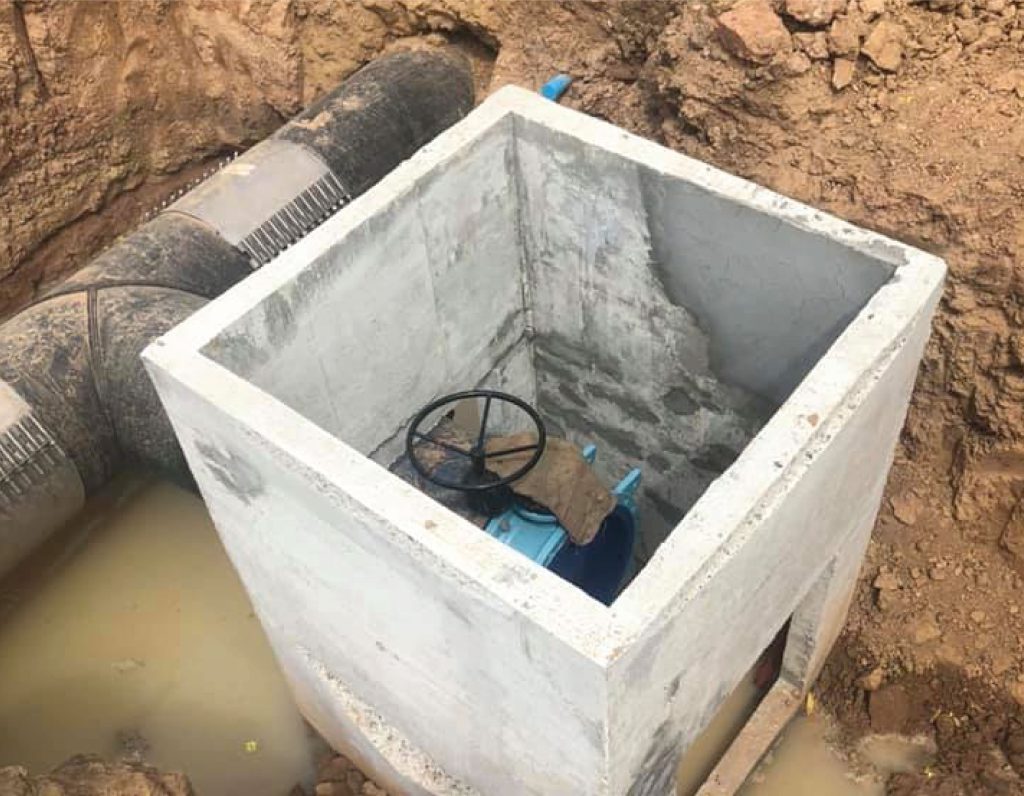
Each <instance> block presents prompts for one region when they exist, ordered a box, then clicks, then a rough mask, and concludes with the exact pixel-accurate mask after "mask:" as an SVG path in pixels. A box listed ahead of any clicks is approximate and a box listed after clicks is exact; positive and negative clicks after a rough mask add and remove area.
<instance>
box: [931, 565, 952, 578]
mask: <svg viewBox="0 0 1024 796" xmlns="http://www.w3.org/2000/svg"><path fill="white" fill-rule="evenodd" d="M928 577H929V578H931V579H932V580H945V579H946V578H947V577H949V573H948V572H946V568H945V567H944V566H939V565H936V566H934V567H932V568H931V569H929V570H928Z"/></svg>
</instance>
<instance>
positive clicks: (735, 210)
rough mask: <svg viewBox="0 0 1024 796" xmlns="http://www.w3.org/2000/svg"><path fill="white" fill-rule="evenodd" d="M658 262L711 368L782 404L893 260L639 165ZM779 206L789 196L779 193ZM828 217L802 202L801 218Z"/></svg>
mask: <svg viewBox="0 0 1024 796" xmlns="http://www.w3.org/2000/svg"><path fill="white" fill-rule="evenodd" d="M640 185H641V190H642V195H643V203H644V207H645V208H646V210H647V218H648V222H649V226H648V229H649V231H650V241H651V247H652V258H651V259H652V263H653V264H654V267H655V269H656V271H657V273H658V277H659V279H660V281H661V283H662V286H663V287H664V290H665V293H666V295H667V296H668V297H669V300H670V301H671V302H672V303H673V304H676V305H680V306H684V307H686V308H687V309H688V310H689V311H690V312H691V313H693V316H694V317H695V318H696V320H697V322H698V323H699V324H700V326H701V328H702V329H704V330H705V331H706V333H707V336H708V342H709V347H708V354H709V364H710V367H711V369H712V370H713V371H714V372H715V373H716V374H718V376H719V377H720V378H721V379H722V380H724V381H726V382H728V383H730V384H734V385H736V386H738V387H742V388H744V389H747V390H751V391H753V392H754V393H756V394H758V395H760V396H763V397H764V398H765V399H766V400H767V401H769V402H771V403H772V404H775V405H778V404H780V403H782V401H784V400H785V399H786V398H787V397H788V396H789V394H790V393H791V392H792V391H793V390H794V389H795V388H796V386H797V384H799V383H800V381H801V379H803V378H804V376H806V375H807V373H808V372H809V371H810V369H811V368H812V367H813V366H814V365H815V364H816V363H817V362H818V360H819V359H821V357H822V356H823V355H824V353H825V352H826V351H827V350H828V348H829V346H831V345H832V343H833V342H835V340H836V338H837V337H838V336H839V334H840V333H841V332H842V331H843V330H844V329H845V328H846V327H847V325H848V324H849V323H850V321H851V320H852V319H853V318H854V316H856V314H857V313H858V312H860V310H861V309H862V308H863V307H864V305H865V304H866V303H867V301H868V299H869V298H871V296H873V295H874V294H875V293H876V292H877V291H878V289H879V288H880V287H882V285H884V284H885V283H886V282H888V281H889V280H890V279H891V278H892V276H893V274H894V273H895V268H894V266H893V264H892V262H890V261H889V259H888V258H880V257H879V256H878V255H879V254H882V253H886V252H885V250H886V249H887V248H889V251H890V252H894V253H896V254H898V253H899V252H898V250H896V249H893V248H892V247H887V245H886V244H885V243H884V242H882V241H878V242H876V243H875V244H874V245H875V246H877V247H878V249H879V251H878V252H875V253H872V252H870V251H864V250H861V249H857V248H853V247H848V246H842V245H837V242H836V240H835V239H834V238H832V237H830V236H829V235H827V234H823V233H822V232H814V231H812V230H802V231H801V234H799V237H798V245H796V244H797V241H796V240H795V238H794V231H795V230H794V228H793V227H792V226H789V225H786V224H780V223H779V222H778V220H777V219H776V218H774V217H773V216H772V215H771V214H770V213H765V212H764V211H763V209H761V208H755V207H750V206H749V205H747V204H746V203H744V202H737V201H735V199H733V198H731V197H727V196H723V195H721V194H719V193H717V192H715V191H711V190H708V189H707V187H705V186H702V185H700V184H698V183H693V182H687V181H685V180H678V179H674V178H672V177H670V176H668V175H665V174H663V173H659V172H658V171H657V170H655V169H650V168H642V169H641V180H640ZM775 201H776V203H777V204H778V205H779V206H781V204H782V203H785V202H787V201H788V200H785V199H784V198H783V197H781V196H780V197H778V198H777V200H775ZM801 215H802V216H803V218H804V219H807V220H810V219H812V218H814V217H819V218H823V217H824V215H823V214H821V213H818V212H817V211H815V210H812V209H811V208H803V211H802V213H797V214H796V216H795V217H794V219H793V220H794V221H800V220H802V219H801V217H800V216H801Z"/></svg>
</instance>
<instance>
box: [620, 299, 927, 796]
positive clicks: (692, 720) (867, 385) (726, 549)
mask: <svg viewBox="0 0 1024 796" xmlns="http://www.w3.org/2000/svg"><path fill="white" fill-rule="evenodd" d="M936 295H937V294H936ZM933 302H934V297H933V299H932V303H933ZM930 316H931V303H930V304H929V306H928V307H927V309H926V310H925V311H923V312H922V313H921V314H920V315H919V316H918V317H917V318H916V319H915V321H914V322H913V323H912V324H911V325H910V327H909V328H908V329H906V330H905V333H904V334H903V335H901V336H900V338H899V340H898V341H897V344H896V346H895V347H894V348H893V349H891V350H889V351H888V352H885V353H884V354H883V355H882V356H881V357H880V358H879V360H878V361H876V363H875V365H874V366H873V367H871V368H869V369H868V370H867V371H866V372H865V373H864V374H863V375H862V376H861V378H860V379H859V380H858V386H857V387H856V388H855V391H854V392H853V393H852V394H851V395H849V396H848V397H847V399H846V400H845V401H844V402H843V403H842V405H841V406H840V408H839V410H838V411H837V412H836V413H835V414H834V415H833V416H831V417H829V418H827V419H826V420H824V421H823V422H822V423H821V425H820V426H819V430H818V432H817V433H816V434H815V435H814V437H813V438H812V440H811V442H810V444H809V445H808V447H807V448H806V449H805V451H804V453H803V455H802V456H800V457H798V458H797V459H796V460H795V461H794V462H793V464H791V465H790V468H789V470H790V471H789V472H787V473H784V474H783V480H782V482H781V489H780V490H776V491H775V493H774V494H768V495H767V496H766V497H765V499H764V500H762V501H761V502H760V503H759V504H758V506H757V507H756V509H755V511H754V512H753V513H752V515H751V516H749V517H748V518H747V521H746V523H745V526H744V527H741V528H740V529H738V532H737V533H735V535H734V536H733V537H731V538H730V539H729V540H728V542H727V543H726V544H725V545H723V547H722V548H721V550H720V552H719V554H718V555H716V556H715V557H714V558H713V559H712V560H711V561H710V562H708V566H706V567H705V568H703V570H702V571H700V572H699V573H698V574H697V575H696V576H695V577H694V578H693V579H692V580H691V581H690V582H689V583H688V584H681V587H680V589H679V592H678V597H677V599H676V600H674V601H673V602H672V603H670V605H669V606H668V608H667V609H666V610H665V611H664V612H663V613H662V615H661V616H659V617H657V619H655V620H654V621H653V622H652V623H651V625H650V626H649V629H648V630H647V631H646V632H645V633H644V634H643V635H642V636H641V637H640V638H639V639H637V641H636V643H635V644H633V645H631V646H630V648H629V649H628V651H626V652H625V653H624V654H623V655H622V656H621V657H619V658H618V659H617V660H616V661H614V663H613V664H612V666H611V669H610V685H609V689H610V692H609V701H610V715H611V717H612V719H611V721H612V723H611V726H610V733H611V736H610V737H611V744H610V748H611V750H612V751H611V755H612V758H611V770H612V771H613V772H615V776H616V780H615V782H614V785H613V788H612V792H614V793H628V794H630V796H642V795H648V794H649V795H651V796H653V795H654V794H658V795H659V796H660V795H661V794H664V793H668V792H669V790H670V789H671V783H672V780H673V777H674V772H675V767H676V764H677V760H678V757H679V754H680V752H681V751H685V749H686V748H688V746H689V745H690V744H691V743H692V742H693V740H694V739H695V738H696V737H697V735H699V733H700V732H701V731H702V730H703V729H704V727H706V726H707V724H708V722H710V721H711V719H712V718H713V716H714V714H715V712H716V711H717V709H718V707H719V706H720V705H721V703H722V702H723V700H724V699H725V698H726V697H727V696H728V695H729V693H730V692H731V691H732V689H733V688H734V687H735V686H736V684H737V683H738V682H739V679H740V678H741V677H742V676H743V675H744V673H745V672H747V671H748V670H749V668H750V667H751V666H752V665H753V663H754V662H755V661H756V659H757V657H758V656H759V655H760V653H761V651H762V650H763V649H764V648H765V647H766V646H767V645H768V644H769V642H770V641H771V640H772V638H773V637H774V635H775V634H776V633H777V632H778V631H779V629H780V628H781V626H782V624H783V623H784V622H785V621H786V620H787V619H788V618H789V617H790V616H791V615H792V614H793V613H794V611H797V610H798V608H799V607H800V606H801V604H802V601H803V600H804V599H805V598H806V596H807V595H808V594H809V593H813V592H814V591H815V584H816V583H819V582H820V580H821V578H822V575H823V573H825V578H826V581H827V587H826V589H825V593H824V595H823V596H822V599H819V600H812V601H811V602H812V603H813V605H811V606H809V611H810V613H809V614H808V616H807V617H806V619H807V621H806V622H798V625H799V626H800V627H801V628H802V630H801V631H800V632H803V633H805V634H809V635H808V638H807V639H806V643H805V653H804V655H803V658H804V659H805V661H807V663H806V665H813V661H820V660H821V658H822V655H823V654H824V653H827V646H828V645H830V644H831V642H832V640H834V637H835V636H834V633H835V630H836V629H837V628H838V626H839V625H841V622H842V616H843V615H844V614H845V608H846V605H845V604H843V596H844V595H845V594H846V593H847V592H848V588H849V587H850V586H851V585H852V582H853V581H854V580H855V579H856V573H857V566H856V562H857V561H859V558H860V556H861V554H862V553H863V544H864V543H865V542H866V539H867V537H868V535H869V534H870V530H871V527H872V525H873V524H874V520H875V516H876V513H877V510H878V504H879V499H880V495H881V492H882V489H883V487H884V484H885V480H886V476H887V474H888V468H889V464H890V461H891V456H892V451H893V448H894V446H895V443H896V438H897V436H898V434H899V430H900V428H901V427H902V424H903V419H904V414H905V411H906V405H907V401H908V399H909V395H910V391H911V388H912V386H913V382H914V377H915V375H916V372H917V364H918V362H919V359H920V356H921V352H922V350H923V347H924V343H925V341H926V339H927V336H928V332H929V319H930ZM865 439H871V440H872V443H871V444H870V445H865V444H864V440H865ZM837 555H841V556H842V560H841V561H838V560H837V558H836V557H837ZM840 580H841V581H842V584H840V582H839V581H840ZM840 586H841V587H840ZM811 614H813V616H812V615H811ZM822 620H827V625H824V626H823V625H822V624H821V622H822ZM837 622H838V623H839V625H837ZM791 638H792V636H791ZM805 668H806V666H805Z"/></svg>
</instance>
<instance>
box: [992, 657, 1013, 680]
mask: <svg viewBox="0 0 1024 796" xmlns="http://www.w3.org/2000/svg"><path fill="white" fill-rule="evenodd" d="M1012 668H1013V656H1012V655H1010V654H1009V653H1008V652H996V653H993V654H992V674H994V675H995V676H996V677H1000V676H1002V675H1004V674H1006V673H1007V672H1008V671H1010V669H1012Z"/></svg>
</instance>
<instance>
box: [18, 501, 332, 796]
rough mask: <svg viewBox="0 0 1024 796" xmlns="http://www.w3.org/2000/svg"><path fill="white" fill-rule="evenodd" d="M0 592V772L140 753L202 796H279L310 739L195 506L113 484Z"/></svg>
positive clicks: (306, 774)
mask: <svg viewBox="0 0 1024 796" xmlns="http://www.w3.org/2000/svg"><path fill="white" fill-rule="evenodd" d="M101 504H102V505H100V506H99V507H98V508H94V510H93V511H92V514H91V516H89V517H87V518H86V519H85V520H84V521H83V522H81V523H80V524H79V525H78V526H77V527H76V528H72V529H69V530H68V532H67V533H65V534H63V535H62V536H61V538H60V539H59V541H58V542H56V543H55V544H52V545H50V548H49V549H48V550H47V551H45V553H44V554H43V555H42V556H40V557H38V558H37V559H36V560H35V561H34V562H33V564H32V565H31V566H30V567H28V569H27V570H25V571H23V572H22V573H20V575H19V577H18V580H17V581H9V582H7V583H4V584H3V585H2V587H0V606H2V609H3V610H2V614H0V764H10V763H17V764H20V765H26V766H28V767H29V768H30V769H31V770H33V771H34V772H42V771H46V770H49V769H50V768H52V767H53V766H54V765H56V764H58V763H60V762H61V761H62V760H64V759H65V758H67V757H68V756H70V755H72V754H75V753H79V752H96V753H99V754H103V755H105V756H111V757H117V756H124V755H127V756H132V755H136V756H140V755H141V756H144V757H145V759H146V760H147V761H148V762H151V763H153V764H155V765H157V766H160V767H163V768H168V769H175V770H183V771H185V772H186V773H187V774H188V775H189V777H191V779H192V781H193V783H194V785H195V786H196V789H197V791H198V792H199V793H201V794H225V796H233V794H282V796H283V794H286V793H287V792H288V791H289V789H290V788H291V787H292V786H293V785H294V784H295V783H296V782H298V781H306V782H309V778H310V776H311V774H312V762H311V761H312V747H311V738H310V737H309V735H308V732H307V730H306V728H305V725H304V724H303V723H302V721H301V719H300V717H299V714H298V712H297V711H296V709H295V707H294V705H293V703H292V701H291V699H290V697H289V694H288V692H287V690H286V687H285V684H284V682H283V680H282V678H281V676H280V675H279V674H278V671H277V669H276V667H275V663H274V659H273V657H272V655H271V652H270V649H269V647H268V645H267V642H266V639H265V637H264V635H263V633H262V630H261V629H260V626H259V623H258V622H257V621H256V619H255V618H254V616H253V614H252V610H251V607H250V605H249V602H248V600H247V598H246V596H245V592H244V591H243V589H242V586H241V584H240V583H239V581H238V579H237V577H236V576H235V573H234V571H233V570H232V568H231V566H230V564H229V562H228V559H227V557H226V555H225V554H224V551H223V549H222V548H221V546H220V543H219V541H218V539H217V535H216V533H215V532H214V530H213V528H212V526H211V524H210V522H209V520H208V518H207V515H206V512H205V510H204V508H203V506H202V503H201V502H200V501H199V500H198V499H197V498H195V497H193V496H191V495H189V494H186V493H184V492H182V491H180V490H178V489H176V488H175V487H172V486H169V485H167V484H153V483H145V484H144V483H140V482H131V483H121V484H119V485H118V487H117V488H116V490H115V493H114V494H111V495H107V496H106V499H105V500H104V501H101Z"/></svg>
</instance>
